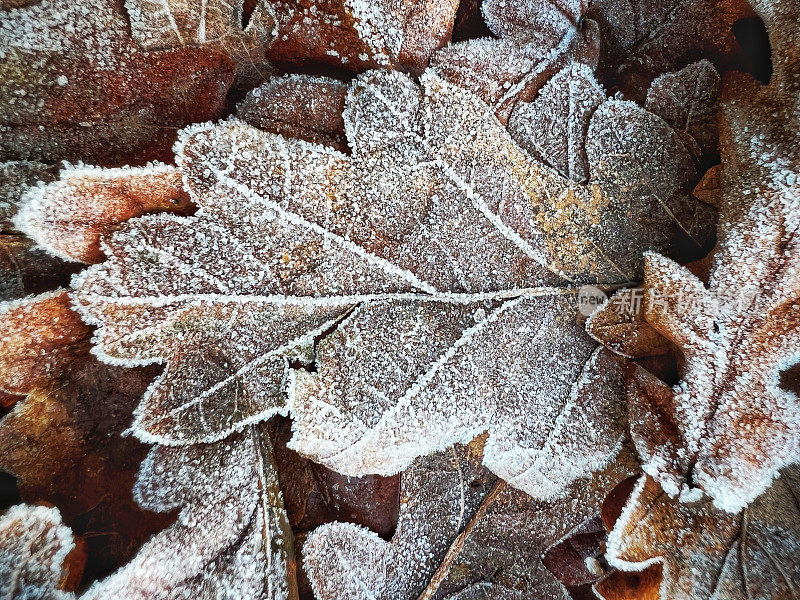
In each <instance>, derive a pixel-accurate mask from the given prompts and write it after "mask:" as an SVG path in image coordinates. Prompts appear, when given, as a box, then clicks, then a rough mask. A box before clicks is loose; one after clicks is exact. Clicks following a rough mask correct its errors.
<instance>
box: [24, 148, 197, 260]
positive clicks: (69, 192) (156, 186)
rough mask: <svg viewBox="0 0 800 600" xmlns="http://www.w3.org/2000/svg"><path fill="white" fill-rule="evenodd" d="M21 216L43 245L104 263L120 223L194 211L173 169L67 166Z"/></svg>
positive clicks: (28, 198) (33, 195) (31, 195)
mask: <svg viewBox="0 0 800 600" xmlns="http://www.w3.org/2000/svg"><path fill="white" fill-rule="evenodd" d="M21 203H22V204H23V205H24V210H22V211H21V212H19V213H18V214H17V216H16V217H15V224H16V226H17V228H18V229H19V230H20V231H22V232H26V233H27V232H31V234H33V235H35V237H36V241H37V243H38V244H39V246H41V247H43V248H45V249H46V250H48V251H49V252H50V253H51V254H54V255H56V256H59V257H61V258H63V259H65V260H71V261H80V262H84V263H97V262H101V261H102V260H103V252H102V249H101V247H100V242H101V240H102V239H103V238H104V237H106V236H109V235H111V233H113V231H114V230H115V229H116V228H117V227H119V224H120V223H123V222H125V221H127V220H128V219H130V218H132V217H138V216H140V215H145V214H151V213H157V212H158V213H161V212H170V213H175V214H189V213H190V212H192V210H193V209H194V207H193V205H192V204H191V202H190V200H189V195H188V194H187V193H186V192H185V191H184V189H183V183H182V182H181V176H180V173H179V172H178V171H177V170H176V169H175V168H174V167H172V166H167V165H158V164H153V165H148V166H147V167H123V168H119V169H99V168H95V167H84V166H78V167H70V166H68V167H65V168H63V169H62V170H61V172H60V173H59V177H58V180H57V181H55V182H53V183H50V184H47V185H40V186H38V187H35V188H32V189H31V190H29V191H28V192H27V193H26V194H25V196H24V197H23V199H22V201H21Z"/></svg>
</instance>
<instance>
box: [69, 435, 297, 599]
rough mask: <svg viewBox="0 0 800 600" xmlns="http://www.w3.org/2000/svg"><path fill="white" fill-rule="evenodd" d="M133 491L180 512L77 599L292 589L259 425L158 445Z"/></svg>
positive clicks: (288, 545) (149, 503)
mask: <svg viewBox="0 0 800 600" xmlns="http://www.w3.org/2000/svg"><path fill="white" fill-rule="evenodd" d="M134 496H135V497H136V500H137V502H138V503H139V504H140V505H141V506H142V507H144V508H147V509H149V510H154V511H159V512H164V511H169V510H173V509H175V508H180V509H181V511H180V513H179V515H178V521H177V522H176V523H175V524H174V525H172V526H170V527H169V528H167V529H166V530H164V531H162V532H161V533H159V534H157V535H155V536H154V537H152V538H151V539H150V541H148V542H147V543H146V544H144V546H142V548H141V550H140V551H139V553H138V554H137V555H136V556H134V557H133V559H132V560H131V561H130V562H129V563H128V564H127V565H125V566H124V567H122V568H121V569H119V570H118V571H117V572H116V573H114V574H113V575H111V576H110V577H108V578H107V579H105V580H102V581H100V582H98V583H96V584H94V586H92V587H91V588H90V589H89V590H88V591H87V592H86V594H84V595H83V596H82V598H83V599H85V600H100V599H106V598H107V599H109V600H111V599H117V598H127V599H130V600H134V599H137V598H141V599H142V600H161V599H173V598H175V599H177V598H185V597H189V596H191V597H192V598H201V599H203V600H205V599H208V600H212V599H216V598H229V599H230V600H253V599H259V600H262V599H263V600H292V599H296V598H297V583H296V578H295V565H294V550H293V543H294V542H293V538H292V534H291V530H290V529H289V524H288V521H287V520H286V513H285V512H284V509H283V501H282V499H281V494H280V490H279V489H278V482H277V477H276V475H275V471H274V468H273V466H272V448H271V444H270V442H269V438H268V436H266V435H265V434H263V433H262V432H261V429H260V428H259V427H258V426H253V427H249V428H247V429H246V430H245V431H243V432H242V433H240V434H235V435H234V436H232V437H230V438H229V439H227V440H223V441H220V442H216V443H214V444H199V445H195V446H190V447H187V448H170V447H167V446H156V447H155V448H153V450H151V452H150V454H149V456H148V457H147V459H146V460H145V462H144V463H143V464H142V468H141V471H140V473H139V479H138V481H137V483H136V487H135V488H134Z"/></svg>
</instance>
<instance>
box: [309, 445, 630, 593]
mask: <svg viewBox="0 0 800 600" xmlns="http://www.w3.org/2000/svg"><path fill="white" fill-rule="evenodd" d="M481 452H482V450H481V444H480V440H476V441H474V442H472V443H471V444H469V445H468V446H456V447H454V448H450V449H448V450H445V451H442V452H439V453H437V454H433V455H431V456H428V457H426V458H423V459H419V460H417V461H416V462H415V463H414V464H413V465H412V466H411V467H410V468H409V470H408V471H407V472H406V473H404V474H403V476H402V491H401V498H402V503H401V510H400V520H399V523H398V526H397V530H396V532H395V534H394V536H393V537H392V539H391V540H390V541H385V540H382V539H380V538H379V537H378V536H376V535H375V534H374V533H372V532H370V531H368V530H366V529H365V528H363V527H359V526H356V525H352V524H348V523H331V524H329V525H323V526H322V527H320V528H318V529H317V530H316V531H314V532H313V533H312V534H311V535H310V536H309V538H308V540H307V541H306V544H305V546H304V561H305V562H304V564H305V565H306V570H307V572H308V573H309V577H310V579H311V582H312V586H313V588H314V591H315V595H316V597H317V598H318V599H319V600H334V599H337V598H342V597H347V598H350V599H352V600H357V599H360V598H365V599H366V598H375V599H383V598H386V599H390V598H391V599H393V600H395V599H396V600H402V599H411V600H414V599H416V598H420V599H422V598H426V599H429V598H436V599H441V598H459V599H462V598H463V599H467V598H470V599H476V598H508V599H517V600H523V599H525V598H539V597H544V596H547V597H552V598H564V599H567V598H569V597H570V596H569V594H568V593H567V590H566V589H565V588H564V587H563V586H562V585H561V584H560V583H559V582H558V581H557V580H556V578H555V577H554V576H553V574H551V573H550V572H549V571H548V570H547V569H545V568H544V566H543V565H542V563H541V561H540V559H541V555H542V554H543V553H544V551H545V550H546V549H547V548H548V547H549V546H551V545H552V544H555V543H556V542H558V541H559V540H561V539H562V538H563V537H565V536H566V535H567V534H569V533H570V532H571V531H573V530H574V529H575V528H577V527H579V526H581V525H582V524H583V523H584V522H585V521H586V520H587V519H590V518H591V517H592V516H594V515H595V514H596V513H597V512H598V511H599V506H600V502H601V501H602V499H603V497H604V496H605V494H606V493H607V492H608V491H609V490H610V489H611V488H612V487H614V485H616V484H617V483H618V482H619V481H620V480H621V479H624V478H625V477H626V476H628V475H629V474H630V473H631V472H632V471H631V469H632V465H633V461H632V459H631V458H630V456H629V455H626V454H623V455H621V456H620V457H619V459H620V460H619V461H618V462H617V463H616V464H615V465H613V466H612V467H609V469H608V470H606V471H605V472H603V473H600V474H598V475H596V476H595V478H594V479H593V480H591V481H589V480H585V479H584V480H580V481H578V482H576V483H575V484H574V485H573V486H572V487H570V489H569V492H568V496H567V498H566V499H563V500H560V501H557V502H542V501H536V500H533V499H532V498H530V497H529V496H527V495H526V494H524V493H523V492H520V491H519V490H514V489H513V488H510V487H507V486H506V485H505V483H504V482H503V481H502V480H498V479H497V478H496V477H495V476H494V475H492V474H491V473H490V472H489V471H488V470H487V469H486V468H485V467H483V466H481Z"/></svg>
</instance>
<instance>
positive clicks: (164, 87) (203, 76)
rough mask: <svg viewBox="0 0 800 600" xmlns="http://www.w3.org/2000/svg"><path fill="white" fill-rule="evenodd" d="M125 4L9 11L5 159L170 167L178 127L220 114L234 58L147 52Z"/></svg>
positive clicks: (0, 125) (4, 14)
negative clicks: (132, 33) (131, 28)
mask: <svg viewBox="0 0 800 600" xmlns="http://www.w3.org/2000/svg"><path fill="white" fill-rule="evenodd" d="M121 4H122V2H121V0H110V1H108V0H79V1H73V0H52V1H47V2H37V3H34V4H31V5H30V6H25V7H23V8H11V9H8V10H3V11H0V51H2V53H3V56H4V59H3V61H2V62H0V115H2V116H1V117H0V157H3V158H6V159H7V158H21V159H41V160H44V161H55V160H59V159H68V160H74V161H78V160H83V161H89V162H92V163H94V164H99V165H105V166H112V165H121V164H126V163H131V162H138V163H140V164H141V163H144V162H146V161H147V160H153V159H162V160H170V159H171V156H172V155H171V151H170V148H171V145H172V143H173V142H174V141H175V136H176V133H177V129H178V128H180V127H183V126H184V125H186V124H188V123H192V122H196V121H206V120H208V119H211V118H214V117H216V116H218V115H220V113H221V110H222V109H223V107H224V102H225V95H226V92H227V90H228V88H229V87H230V85H231V82H232V80H233V74H234V73H233V70H234V66H233V63H232V62H231V61H230V59H228V58H227V57H226V56H225V55H224V54H222V53H220V52H217V51H215V50H210V49H205V48H196V47H185V48H177V49H174V50H166V51H155V52H144V51H141V50H140V49H139V48H138V47H137V46H136V44H135V43H134V42H133V41H132V40H131V38H130V37H129V33H128V25H127V22H126V18H125V14H124V11H123V8H122V6H121ZM67 24H68V25H67Z"/></svg>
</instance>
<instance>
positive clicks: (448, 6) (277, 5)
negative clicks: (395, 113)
mask: <svg viewBox="0 0 800 600" xmlns="http://www.w3.org/2000/svg"><path fill="white" fill-rule="evenodd" d="M269 4H270V6H271V7H272V9H273V10H274V15H275V20H276V23H277V25H276V28H277V34H276V36H275V39H274V40H273V41H272V43H271V44H270V47H269V52H268V56H269V58H270V59H271V60H273V61H274V62H276V63H278V64H296V63H298V62H307V61H313V62H316V63H326V64H331V65H336V66H342V67H345V68H347V69H352V70H356V71H363V70H365V69H372V68H376V67H390V68H393V69H402V70H406V71H411V72H414V73H419V72H421V71H422V70H423V69H424V68H425V67H426V66H427V64H428V58H429V57H430V55H431V53H432V52H433V51H434V50H436V49H437V48H440V47H441V46H442V45H444V44H445V43H446V42H447V41H448V40H449V39H450V32H451V30H452V28H453V19H454V18H455V14H456V9H457V8H458V1H457V0H312V1H311V2H308V1H305V0H270V2H269Z"/></svg>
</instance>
